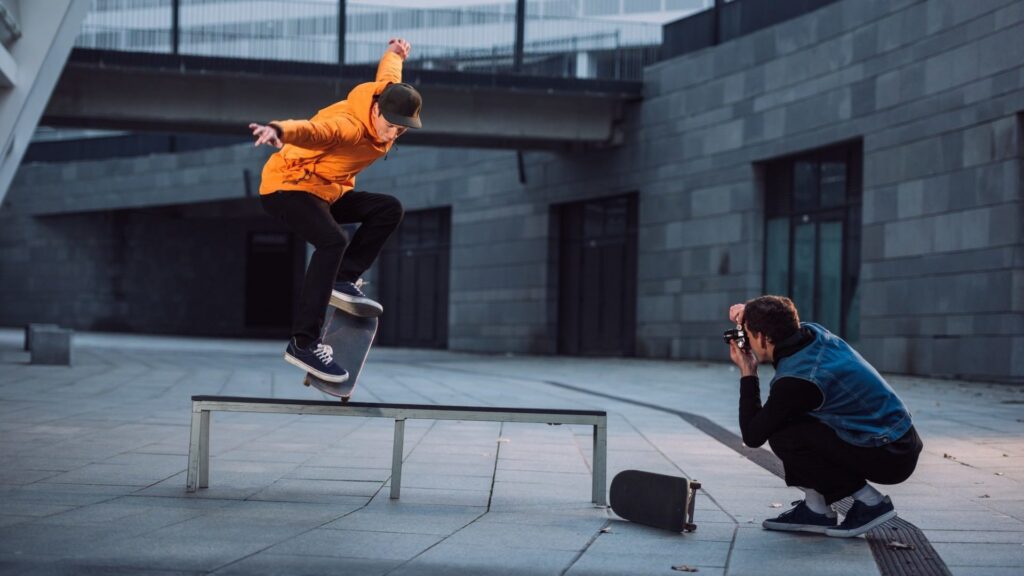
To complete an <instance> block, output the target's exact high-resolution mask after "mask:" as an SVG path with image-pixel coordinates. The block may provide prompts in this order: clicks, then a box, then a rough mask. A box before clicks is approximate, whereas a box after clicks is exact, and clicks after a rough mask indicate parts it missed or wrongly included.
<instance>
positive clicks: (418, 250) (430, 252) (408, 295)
mask: <svg viewBox="0 0 1024 576" xmlns="http://www.w3.org/2000/svg"><path fill="white" fill-rule="evenodd" d="M450 243H451V208H448V207H445V208H436V209H431V210H418V211H414V212H406V214H405V219H404V220H403V221H402V225H401V226H399V227H398V230H397V231H396V232H395V233H394V235H392V236H391V238H390V239H389V240H388V243H387V245H385V247H384V251H383V252H382V253H381V255H380V260H379V264H378V266H379V275H378V277H379V278H380V286H379V292H378V294H379V295H380V303H381V305H382V306H384V315H383V316H381V318H380V329H379V332H378V334H377V343H378V344H381V345H383V346H409V347H415V348H447V347H448V260H449V255H448V253H449V250H450Z"/></svg>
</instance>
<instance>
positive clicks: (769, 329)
mask: <svg viewBox="0 0 1024 576" xmlns="http://www.w3.org/2000/svg"><path fill="white" fill-rule="evenodd" d="M743 324H745V325H746V327H747V330H748V331H750V332H757V333H758V334H764V335H765V336H767V337H768V339H769V340H771V341H772V342H781V341H783V340H785V339H786V338H788V337H790V336H792V335H793V333H794V332H796V331H797V330H799V329H800V315H799V314H798V313H797V311H796V306H795V305H794V304H793V301H792V300H790V299H789V298H786V297H785V296H758V297H757V298H754V299H753V300H750V301H749V302H747V303H746V304H745V305H744V307H743Z"/></svg>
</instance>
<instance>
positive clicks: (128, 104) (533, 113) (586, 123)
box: [41, 48, 642, 149]
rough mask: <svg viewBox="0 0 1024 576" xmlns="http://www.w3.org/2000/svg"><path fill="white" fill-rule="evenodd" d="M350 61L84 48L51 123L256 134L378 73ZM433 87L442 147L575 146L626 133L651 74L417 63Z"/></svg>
mask: <svg viewBox="0 0 1024 576" xmlns="http://www.w3.org/2000/svg"><path fill="white" fill-rule="evenodd" d="M375 70H376V67H375V66H372V67H371V66H344V67H341V68H340V69H339V66H338V65H336V64H318V63H308V62H281V61H266V60H246V59H237V58H218V57H207V56H189V55H180V54H153V53H131V52H121V51H113V50H95V49H84V48H75V49H74V50H73V51H72V53H71V56H70V57H69V59H68V62H67V65H66V66H65V68H64V71H63V74H62V75H61V77H60V80H59V81H58V83H57V86H56V88H55V89H54V92H53V96H52V97H51V98H50V101H49V104H48V106H47V108H46V110H45V112H44V114H43V118H42V120H41V122H42V123H43V124H47V125H50V126H65V127H90V128H108V129H127V130H161V131H175V132H206V133H222V134H223V133H245V132H247V129H246V126H247V125H248V123H249V122H253V121H258V122H266V121H269V120H275V119H287V118H309V117H310V116H312V115H313V114H314V113H315V112H316V111H317V110H319V109H320V108H323V107H325V106H327V105H329V104H331V103H333V102H335V101H337V100H341V99H344V98H345V95H346V94H347V93H348V92H349V90H351V89H352V88H353V87H354V86H355V85H356V84H359V83H360V82H365V81H368V80H371V79H372V78H373V76H374V73H375ZM403 80H404V81H406V82H409V83H412V84H414V85H416V86H417V87H418V88H419V90H420V91H421V92H422V94H423V99H424V107H423V124H424V127H423V129H421V130H414V131H410V133H408V134H407V135H406V136H404V137H403V141H404V142H407V143H410V144H423V145H431V146H462V147H488V148H508V149H566V148H578V147H587V146H609V145H615V144H616V143H617V142H618V128H617V126H618V123H619V121H620V120H621V118H622V114H623V108H624V104H626V103H627V102H630V101H635V100H639V99H640V98H641V96H642V83H641V82H634V81H623V80H596V79H574V78H568V79H567V78H549V77H531V76H523V75H518V74H512V73H505V74H500V73H499V74H477V73H467V72H448V71H432V70H406V71H405V73H404V75H403Z"/></svg>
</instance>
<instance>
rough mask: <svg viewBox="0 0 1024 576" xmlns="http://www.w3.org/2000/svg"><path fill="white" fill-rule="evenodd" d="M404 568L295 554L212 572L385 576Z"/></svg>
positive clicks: (227, 575) (260, 557) (229, 575)
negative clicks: (391, 571)
mask: <svg viewBox="0 0 1024 576" xmlns="http://www.w3.org/2000/svg"><path fill="white" fill-rule="evenodd" d="M399 564H401V561H399V560H379V559H376V560H375V559H365V558H334V557H327V556H302V555H296V554H270V553H266V552H263V553H260V554H254V555H252V556H250V557H248V558H245V559H244V560H241V561H239V562H236V563H234V564H231V565H229V566H226V567H224V568H221V569H220V570H217V571H215V572H213V574H216V575H217V576H338V575H339V574H358V575H360V576H377V575H383V574H386V573H387V572H388V571H390V570H392V569H393V568H395V567H396V566H398V565H399Z"/></svg>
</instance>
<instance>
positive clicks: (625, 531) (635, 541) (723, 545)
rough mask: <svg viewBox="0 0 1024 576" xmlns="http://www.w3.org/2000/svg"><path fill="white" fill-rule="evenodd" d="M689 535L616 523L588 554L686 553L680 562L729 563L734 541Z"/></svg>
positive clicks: (592, 546) (709, 564)
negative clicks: (712, 539)
mask: <svg viewBox="0 0 1024 576" xmlns="http://www.w3.org/2000/svg"><path fill="white" fill-rule="evenodd" d="M689 536H690V535H689V534H675V533H672V532H668V531H665V530H656V529H654V528H649V527H647V526H638V525H635V524H631V525H626V526H618V525H616V526H615V527H614V528H613V530H612V531H611V532H608V533H605V534H601V535H600V536H598V538H597V539H596V540H594V542H593V544H591V545H590V548H589V549H588V550H587V554H591V553H593V554H620V553H622V554H667V555H676V554H679V555H685V557H686V560H681V561H680V562H678V563H680V564H700V565H704V566H719V567H724V566H725V565H726V560H727V558H728V556H729V549H730V542H721V541H707V540H698V539H695V538H690V537H689Z"/></svg>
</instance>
